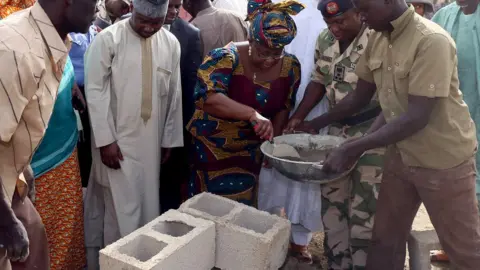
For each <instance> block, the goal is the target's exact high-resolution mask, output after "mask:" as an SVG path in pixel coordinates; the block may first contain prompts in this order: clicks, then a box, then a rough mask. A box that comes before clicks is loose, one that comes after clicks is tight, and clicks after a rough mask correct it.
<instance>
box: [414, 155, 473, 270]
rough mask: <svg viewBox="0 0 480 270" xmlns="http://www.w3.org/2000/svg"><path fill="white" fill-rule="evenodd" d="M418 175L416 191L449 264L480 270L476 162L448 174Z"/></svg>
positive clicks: (428, 172)
mask: <svg viewBox="0 0 480 270" xmlns="http://www.w3.org/2000/svg"><path fill="white" fill-rule="evenodd" d="M417 174H418V177H416V178H417V180H419V181H416V182H415V184H416V186H417V190H418V192H419V194H420V197H421V198H422V200H423V202H424V204H425V207H426V209H427V211H428V213H429V215H430V219H431V220H432V223H433V226H434V227H435V230H436V231H437V234H438V237H439V239H440V243H441V245H442V247H443V249H444V250H445V252H446V253H447V255H448V257H449V258H450V261H451V262H452V264H453V265H454V266H455V267H457V268H458V269H462V270H474V269H479V266H480V216H479V212H478V206H477V198H476V194H475V182H476V170H475V161H474V159H473V158H472V159H471V160H469V161H467V162H465V163H463V164H461V165H459V166H457V167H455V168H452V169H448V170H431V169H418V172H417ZM421 180H423V181H421Z"/></svg>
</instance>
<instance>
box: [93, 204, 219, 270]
mask: <svg viewBox="0 0 480 270" xmlns="http://www.w3.org/2000/svg"><path fill="white" fill-rule="evenodd" d="M214 265H215V224H214V223H213V222H212V221H209V220H203V219H199V218H195V217H192V216H190V215H187V214H184V213H181V212H179V211H177V210H170V211H168V212H166V213H165V214H163V215H162V216H160V217H158V218H156V219H155V220H153V221H152V222H150V223H148V224H147V225H145V226H144V227H142V228H140V229H138V230H136V231H134V232H133V233H131V234H129V235H127V236H126V237H124V238H122V239H120V240H118V241H117V242H115V243H113V244H112V245H109V246H107V247H106V248H104V249H103V250H101V251H100V269H101V270H111V269H122V270H170V269H171V270H192V269H195V270H197V269H198V270H210V269H212V268H213V267H214Z"/></svg>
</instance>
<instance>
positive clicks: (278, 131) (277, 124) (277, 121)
mask: <svg viewBox="0 0 480 270" xmlns="http://www.w3.org/2000/svg"><path fill="white" fill-rule="evenodd" d="M289 114H290V110H282V111H280V112H278V113H277V114H276V115H275V117H273V119H272V125H273V136H274V137H277V136H281V135H282V134H283V128H284V127H285V125H286V124H287V122H288V116H289Z"/></svg>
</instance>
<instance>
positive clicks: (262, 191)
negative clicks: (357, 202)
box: [258, 0, 328, 262]
mask: <svg viewBox="0 0 480 270" xmlns="http://www.w3.org/2000/svg"><path fill="white" fill-rule="evenodd" d="M273 2H280V1H278V0H277V1H273ZM300 2H302V3H303V4H304V5H305V6H306V9H304V10H303V11H302V12H301V13H299V14H298V15H296V16H293V19H294V20H295V23H296V25H297V31H298V32H297V36H296V37H295V39H294V40H293V42H292V43H290V44H289V45H288V46H287V47H286V48H285V50H286V51H287V52H289V53H291V54H294V55H295V56H297V58H298V59H299V61H300V63H301V68H302V82H301V85H300V87H299V89H298V92H297V97H296V101H297V102H296V104H295V108H297V107H298V105H299V103H300V101H302V98H303V95H304V94H305V88H306V87H307V85H308V84H309V82H310V76H311V73H312V70H313V69H314V54H315V44H316V41H317V37H318V35H319V34H320V33H321V32H322V31H323V30H324V29H325V28H327V26H326V24H325V22H324V21H323V19H322V13H321V12H320V11H319V10H318V9H317V5H318V0H301V1H300ZM312 22H315V23H312ZM327 109H328V102H327V100H326V99H324V100H322V102H320V103H319V104H318V105H317V106H315V108H313V109H312V110H311V111H310V113H309V115H308V116H307V118H306V119H309V120H310V119H313V118H315V117H317V116H320V115H322V114H323V113H325V112H326V111H327ZM325 133H326V130H322V131H320V133H319V134H325ZM321 196H322V193H321V190H320V185H317V184H308V183H300V182H295V181H293V180H291V179H289V178H287V177H286V176H283V175H282V174H280V173H279V172H278V171H276V170H275V169H267V168H262V170H261V171H260V176H259V194H258V207H259V209H261V210H264V211H269V212H275V210H278V209H281V208H283V209H284V210H285V214H286V215H287V217H288V219H289V220H290V221H291V222H292V236H291V242H292V244H293V245H292V246H297V247H300V249H301V248H302V247H306V246H308V244H309V243H310V241H311V240H312V232H318V231H322V230H323V225H322V217H321ZM294 249H295V248H294ZM297 250H298V248H297ZM304 250H305V251H306V249H304ZM299 255H300V256H302V254H299ZM303 255H306V256H307V257H308V252H307V254H303ZM302 259H306V260H307V262H310V260H308V258H305V256H302Z"/></svg>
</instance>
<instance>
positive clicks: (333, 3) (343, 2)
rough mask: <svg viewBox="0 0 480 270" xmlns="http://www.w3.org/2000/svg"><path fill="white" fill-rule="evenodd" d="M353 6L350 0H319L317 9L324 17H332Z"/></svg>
mask: <svg viewBox="0 0 480 270" xmlns="http://www.w3.org/2000/svg"><path fill="white" fill-rule="evenodd" d="M353 7H354V6H353V3H352V1H351V0H321V1H320V2H319V3H318V6H317V9H318V10H320V12H322V16H323V17H324V18H332V17H337V16H340V15H342V14H343V13H345V12H347V11H349V10H350V9H352V8H353Z"/></svg>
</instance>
